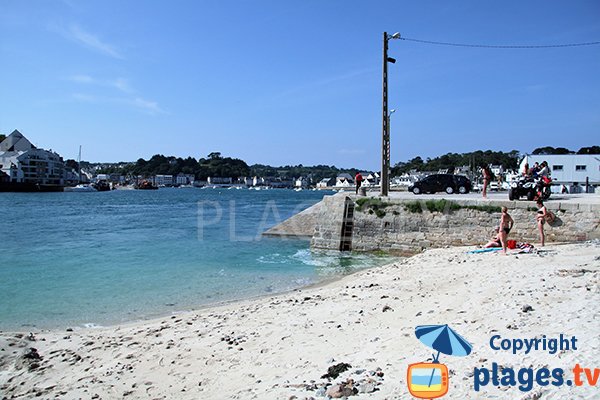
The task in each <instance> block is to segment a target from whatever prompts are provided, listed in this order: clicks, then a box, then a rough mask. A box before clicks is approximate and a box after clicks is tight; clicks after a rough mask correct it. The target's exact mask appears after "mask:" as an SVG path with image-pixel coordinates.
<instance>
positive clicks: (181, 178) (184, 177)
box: [175, 173, 196, 185]
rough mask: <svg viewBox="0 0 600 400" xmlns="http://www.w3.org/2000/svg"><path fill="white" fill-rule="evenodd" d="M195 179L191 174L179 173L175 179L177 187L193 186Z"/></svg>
mask: <svg viewBox="0 0 600 400" xmlns="http://www.w3.org/2000/svg"><path fill="white" fill-rule="evenodd" d="M195 179H196V177H195V176H194V175H193V174H184V173H180V174H178V175H177V176H176V177H175V183H176V184H177V185H193V184H194V181H195Z"/></svg>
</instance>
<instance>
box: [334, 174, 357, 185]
mask: <svg viewBox="0 0 600 400" xmlns="http://www.w3.org/2000/svg"><path fill="white" fill-rule="evenodd" d="M335 186H337V187H350V186H354V179H353V178H352V176H351V175H350V174H347V173H343V174H339V175H338V176H337V177H336V178H335Z"/></svg>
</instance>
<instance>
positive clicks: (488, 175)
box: [481, 165, 492, 199]
mask: <svg viewBox="0 0 600 400" xmlns="http://www.w3.org/2000/svg"><path fill="white" fill-rule="evenodd" d="M481 172H482V174H483V190H482V195H483V198H484V199H486V198H487V188H488V185H489V184H490V182H491V181H492V171H491V170H490V167H489V166H488V165H484V166H482V167H481Z"/></svg>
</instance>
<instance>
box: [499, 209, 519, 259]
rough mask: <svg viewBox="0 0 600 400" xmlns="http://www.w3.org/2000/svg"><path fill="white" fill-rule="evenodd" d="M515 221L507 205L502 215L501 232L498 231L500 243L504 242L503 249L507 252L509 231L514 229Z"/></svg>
mask: <svg viewBox="0 0 600 400" xmlns="http://www.w3.org/2000/svg"><path fill="white" fill-rule="evenodd" d="M514 224H515V221H514V220H513V219H512V217H511V216H510V215H509V214H508V209H507V208H506V207H502V216H501V217H500V232H498V234H499V236H500V243H502V251H503V252H504V254H506V241H507V238H508V233H509V232H510V230H511V229H512V227H513V225H514Z"/></svg>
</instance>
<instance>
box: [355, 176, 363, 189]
mask: <svg viewBox="0 0 600 400" xmlns="http://www.w3.org/2000/svg"><path fill="white" fill-rule="evenodd" d="M362 181H363V177H362V175H361V174H360V172H357V173H356V176H355V177H354V182H356V194H358V189H360V187H361V185H362Z"/></svg>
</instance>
